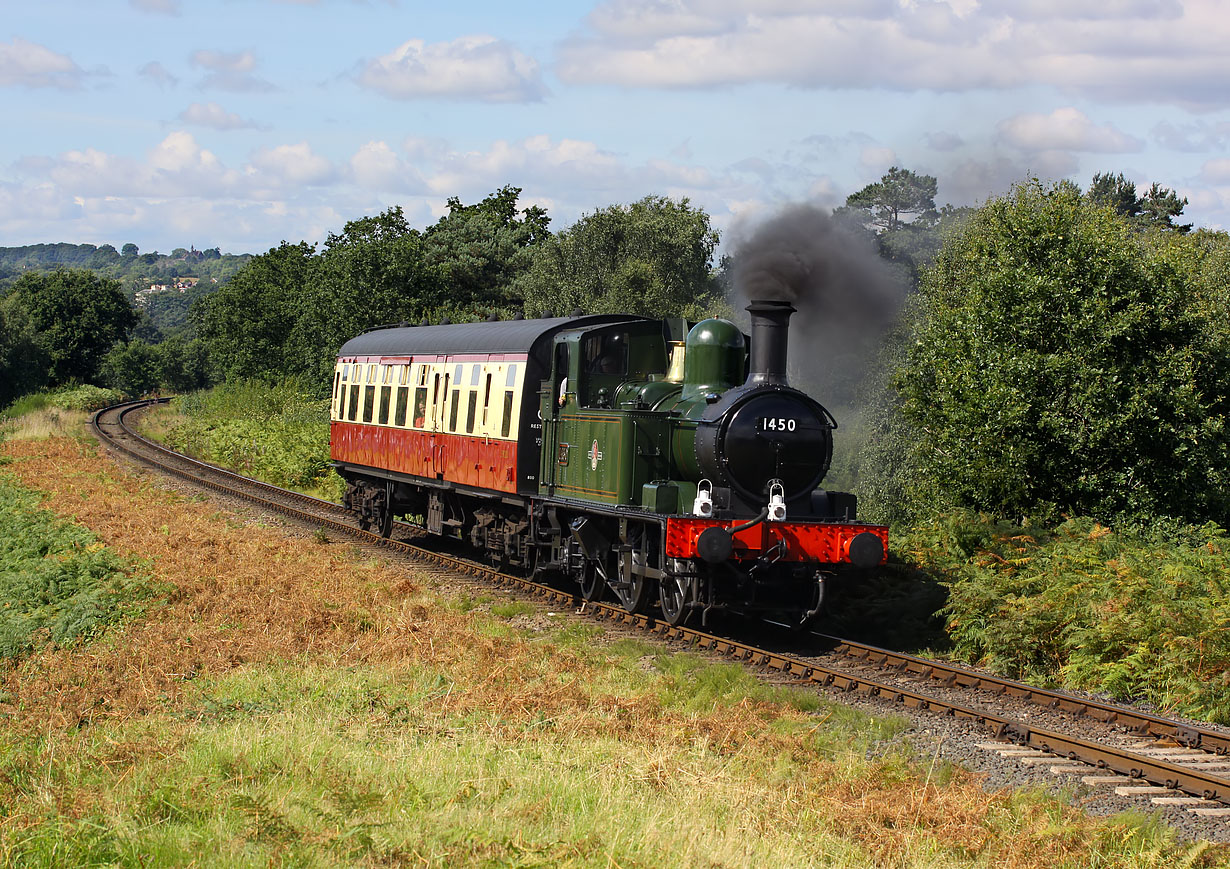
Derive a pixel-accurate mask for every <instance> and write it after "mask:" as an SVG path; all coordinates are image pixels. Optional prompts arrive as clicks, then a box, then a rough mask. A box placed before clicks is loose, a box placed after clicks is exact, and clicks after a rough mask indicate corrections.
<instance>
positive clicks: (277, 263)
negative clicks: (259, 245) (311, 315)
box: [192, 242, 327, 379]
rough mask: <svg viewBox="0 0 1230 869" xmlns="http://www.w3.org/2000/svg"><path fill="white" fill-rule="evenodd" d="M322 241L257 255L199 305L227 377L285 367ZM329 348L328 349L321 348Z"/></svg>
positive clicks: (197, 314) (206, 336)
mask: <svg viewBox="0 0 1230 869" xmlns="http://www.w3.org/2000/svg"><path fill="white" fill-rule="evenodd" d="M315 253H316V247H315V245H310V244H308V243H307V242H299V243H298V244H288V243H287V242H282V244H281V245H280V246H278V247H276V248H273V249H271V250H270V251H269V252H268V253H265V254H262V255H261V256H257V257H253V258H252V259H251V260H249V261H248V263H247V264H246V265H245V266H244V267H243V268H242V269H240V270H239V272H237V273H236V274H235V276H234V277H233V278H231V280H229V281H227V282H226V283H225V284H223V285H222V286H221V287H219V288H218V291H217V292H216V293H213V294H211V295H208V296H204V297H202V298H201V299H199V300H198V301H197V302H196V304H194V305H193V308H192V315H193V317H194V318H195V319H196V320H197V322H198V324H199V329H200V335H201V338H202V340H204V341H205V343H206V345H207V346H208V348H209V353H210V357H211V358H212V359H213V360H214V362H215V363H216V364H217V366H218V370H219V373H221V374H222V375H223V377H225V378H227V379H242V378H247V377H263V376H267V375H269V374H277V373H284V372H286V371H287V370H288V368H289V369H295V370H298V369H296V368H295V367H296V366H297V365H299V364H301V360H292V359H288V358H287V353H286V344H287V339H288V337H289V336H290V334H291V333H292V331H294V329H295V326H296V324H297V323H298V321H299V320H300V318H301V316H302V315H303V309H304V306H305V305H307V304H308V303H309V302H308V298H309V292H308V290H309V288H310V287H311V286H312V285H313V283H314V282H315V280H316V270H317V263H316V258H315ZM321 352H327V350H324V351H321Z"/></svg>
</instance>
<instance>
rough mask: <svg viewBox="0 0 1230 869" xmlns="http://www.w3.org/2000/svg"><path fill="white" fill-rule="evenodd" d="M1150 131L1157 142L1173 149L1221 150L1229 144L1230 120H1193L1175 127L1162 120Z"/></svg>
mask: <svg viewBox="0 0 1230 869" xmlns="http://www.w3.org/2000/svg"><path fill="white" fill-rule="evenodd" d="M1152 133H1153V138H1154V139H1155V140H1156V141H1157V142H1158V143H1159V144H1161V145H1162V146H1163V147H1166V148H1170V149H1171V150H1174V151H1186V152H1189V153H1199V152H1202V151H1222V150H1225V149H1226V147H1227V145H1230V121H1222V122H1220V123H1209V122H1205V121H1195V122H1193V123H1189V124H1183V125H1181V126H1177V127H1176V126H1175V125H1174V124H1171V123H1169V122H1167V121H1162V122H1161V123H1159V124H1157V125H1156V126H1155V127H1154V128H1153V130H1152Z"/></svg>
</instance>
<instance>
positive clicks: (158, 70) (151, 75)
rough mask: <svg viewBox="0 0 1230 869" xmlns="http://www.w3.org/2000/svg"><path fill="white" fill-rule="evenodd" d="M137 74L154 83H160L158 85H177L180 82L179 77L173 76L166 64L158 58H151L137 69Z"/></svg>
mask: <svg viewBox="0 0 1230 869" xmlns="http://www.w3.org/2000/svg"><path fill="white" fill-rule="evenodd" d="M137 75H139V76H141V78H143V79H146V80H147V81H149V82H151V83H152V84H156V85H158V87H164V88H165V87H175V85H177V84H179V79H177V78H176V77H175V76H173V75H172V74H171V73H170V71H168V70H167V68H166V67H165V66H163V65H162V64H161V63H159V62H158V61H156V60H151V61H150V62H149V63H147V64H145V66H143V67H141V68H140V69H139V70H137Z"/></svg>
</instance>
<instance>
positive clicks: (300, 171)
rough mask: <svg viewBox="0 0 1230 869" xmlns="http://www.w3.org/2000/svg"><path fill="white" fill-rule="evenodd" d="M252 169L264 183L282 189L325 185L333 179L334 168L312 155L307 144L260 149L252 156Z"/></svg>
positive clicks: (322, 158)
mask: <svg viewBox="0 0 1230 869" xmlns="http://www.w3.org/2000/svg"><path fill="white" fill-rule="evenodd" d="M250 162H251V165H252V167H253V169H255V170H257V171H259V172H260V173H261V175H262V176H263V179H262V180H264V181H265V182H266V183H269V182H273V183H274V184H276V185H277V186H279V187H280V186H283V185H299V184H309V185H321V184H328V183H329V182H330V181H332V180H333V179H334V177H335V175H336V170H335V169H334V168H333V164H332V163H330V162H329V160H328V159H327V158H325V157H322V156H320V155H319V154H316V153H314V152H313V151H312V149H311V147H310V146H309V145H308V143H307V142H300V143H299V144H297V145H278V146H277V147H275V148H262V149H261V150H259V151H257V152H256V153H255V154H253V155H252V159H251V161H250Z"/></svg>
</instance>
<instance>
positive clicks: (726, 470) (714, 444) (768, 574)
mask: <svg viewBox="0 0 1230 869" xmlns="http://www.w3.org/2000/svg"><path fill="white" fill-rule="evenodd" d="M748 311H749V313H750V314H751V320H752V328H751V336H750V352H749V347H748V343H749V340H748V336H745V335H744V334H743V333H742V331H740V330H739V328H738V327H736V326H735V325H734V324H733V323H730V322H729V321H726V320H720V319H709V320H703V321H701V322H699V323H695V324H692V323H686V322H684V321H682V320H652V319H648V318H644V317H636V316H623V315H592V316H581V317H573V318H548V319H540V320H518V321H505V322H496V323H473V324H463V325H456V326H452V325H450V326H420V327H400V328H391V329H380V330H375V331H372V332H368V333H365V334H363V335H360V336H358V337H356V338H354V339H352V340H351V341H349V342H347V344H346V345H345V346H343V347H342V349H341V351H340V352H339V357H338V365H337V369H336V372H335V376H334V400H333V412H332V417H333V422H332V430H331V435H332V436H331V443H332V453H333V458H334V462H335V465H336V467H337V469H338V471H339V473H341V474H342V476H343V477H344V478H345V479H346V481H347V484H348V486H347V493H346V498H345V503H346V505H347V507H348V508H349V509H350V510H351V511H352V512H353V513H354V514H355V516H356V518H357V519H358V521H359V522H360V524H362V525H364V526H366V527H378V528H380V530H381V531H382V532H383V533H385V534H388V533H389V530H390V529H391V525H392V520H393V517H394V516H404V517H407V518H408V519H409V520H410V521H412V522H414V523H415V524H418V525H420V526H421V527H423V528H425V529H426V530H427V531H429V532H432V533H436V534H444V535H450V536H455V537H460V538H462V539H465V540H468V541H469V542H470V543H472V544H473V545H475V546H476V547H478V548H480V549H482V550H484V551H486V552H488V553H490V554H491V556H492V557H493V558H496V559H498V560H499V561H500V562H502V563H506V564H509V565H517V566H521V567H523V568H525V569H527V570H533V571H535V572H538V573H543V574H547V573H555V574H562V575H563V576H565V577H567V578H569V579H570V580H571V581H573V582H575V583H576V584H577V588H578V592H579V594H580V595H581V596H582V597H583V598H585V599H588V600H593V599H597V598H599V597H601V596H604V595H608V594H612V595H614V596H615V597H617V598H618V600H619V601H620V602H621V603H622V604H623V606H624V607H626V608H627V609H628V610H630V611H634V612H642V611H647V610H649V609H650V608H651V607H652V606H654V604H655V603H656V605H657V607H658V609H659V611H660V614H661V618H663V619H665V620H666V621H667V622H670V623H671V624H679V623H680V622H682V621H684V620H685V619H688V618H690V617H693V616H694V615H699V617H700V619H701V620H702V621H708V619H709V618H710V617H711V616H712V615H713V614H714V613H716V612H721V611H727V610H730V611H737V612H742V613H748V614H754V615H757V616H760V617H764V618H767V619H771V620H775V621H782V622H786V623H789V624H792V625H796V626H797V625H803V624H806V623H807V622H809V621H810V620H812V619H813V618H815V617H816V616H817V615H818V614H819V612H820V611H821V608H822V604H823V602H824V599H825V595H826V592H827V588H828V586H829V583H830V581H831V580H832V579H833V578H834V577H835V576H837V575H839V574H840V573H842V572H847V571H849V570H850V569H851V568H868V567H873V566H875V565H877V564H880V563H881V562H882V561H883V559H884V554H885V550H886V545H887V529H885V528H884V527H882V526H877V525H870V524H866V523H861V522H859V521H858V520H857V518H856V503H855V499H854V496H853V495H850V494H847V493H842V492H832V491H828V490H825V489H823V488H821V483H822V481H823V479H824V477H825V474H826V473H827V471H828V468H829V464H830V461H831V459H832V449H833V431H834V429H835V428H836V422H835V421H834V420H833V418H832V416H831V415H830V414H829V412H828V411H827V410H826V409H825V408H824V407H823V406H822V405H821V404H820V403H819V402H818V401H816V400H815V399H814V398H812V397H810V396H808V395H807V394H805V393H803V392H801V391H799V390H797V389H794V388H792V387H791V386H790V385H789V384H788V382H787V377H786V352H787V336H788V327H789V318H790V315H791V314H792V313H793V312H794V308H793V307H792V306H791V305H790V304H789V303H787V302H780V301H771V300H760V301H754V302H753V303H752V304H750V305H749V306H748Z"/></svg>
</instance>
